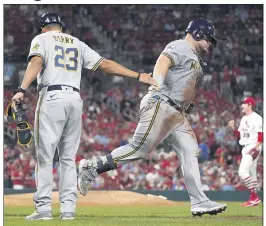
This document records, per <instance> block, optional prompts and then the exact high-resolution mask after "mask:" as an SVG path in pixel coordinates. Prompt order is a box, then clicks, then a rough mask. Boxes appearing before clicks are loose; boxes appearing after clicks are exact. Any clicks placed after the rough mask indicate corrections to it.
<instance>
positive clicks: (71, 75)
mask: <svg viewBox="0 0 266 226" xmlns="http://www.w3.org/2000/svg"><path fill="white" fill-rule="evenodd" d="M36 55H37V56H40V57H42V58H43V62H44V68H43V70H42V72H41V73H40V74H39V75H38V78H37V81H38V85H39V84H40V83H43V85H44V86H47V85H56V84H64V85H68V86H72V87H75V88H77V89H79V88H80V80H81V70H82V68H86V69H90V70H93V71H95V70H96V69H97V68H98V66H99V65H100V63H101V61H102V60H103V59H104V58H103V57H101V56H100V55H99V54H98V53H96V52H95V51H94V50H92V49H91V48H90V47H89V46H87V45H86V44H85V43H84V42H82V41H80V40H79V39H77V38H75V37H73V36H71V35H68V34H65V33H60V32H58V31H50V32H46V33H43V34H40V35H37V36H36V37H35V38H34V39H33V40H32V42H31V48H30V53H29V56H28V60H30V58H31V57H32V56H36Z"/></svg>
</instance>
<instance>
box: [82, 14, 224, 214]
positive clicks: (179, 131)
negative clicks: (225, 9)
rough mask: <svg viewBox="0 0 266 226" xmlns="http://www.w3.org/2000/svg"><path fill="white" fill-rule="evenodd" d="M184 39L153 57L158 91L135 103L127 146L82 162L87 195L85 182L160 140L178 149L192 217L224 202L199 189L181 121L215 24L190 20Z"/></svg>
mask: <svg viewBox="0 0 266 226" xmlns="http://www.w3.org/2000/svg"><path fill="white" fill-rule="evenodd" d="M186 34H187V35H186V38H185V39H183V40H175V41H172V42H171V43H169V44H168V45H167V46H166V47H165V49H164V50H163V51H162V53H161V54H160V56H159V58H158V59H157V62H156V65H155V67H154V71H153V77H154V78H155V79H156V80H157V83H158V84H159V90H157V89H153V87H150V88H149V92H148V93H147V94H146V95H145V96H144V97H143V99H142V101H141V104H140V111H139V113H140V120H139V123H138V126H137V128H136V130H135V133H134V136H133V140H132V142H130V144H128V145H125V146H121V147H119V148H116V149H115V150H113V151H112V152H111V154H109V155H107V156H103V157H101V158H100V159H99V160H98V161H94V160H85V159H83V160H81V161H80V164H79V178H78V186H79V190H80V193H81V194H82V195H86V194H87V193H88V186H89V184H90V183H91V182H92V180H94V178H95V177H96V176H97V175H98V174H101V173H104V172H106V171H109V170H112V169H116V168H117V167H118V166H119V165H122V164H125V163H128V162H131V161H134V160H138V159H142V158H144V156H145V155H146V154H147V153H148V152H150V151H152V150H153V149H155V148H156V147H157V145H158V144H159V143H161V142H162V141H163V140H164V139H166V140H167V142H168V143H169V144H170V145H171V146H172V148H173V149H174V150H175V151H176V152H177V154H178V157H179V160H180V162H181V168H182V172H183V176H184V180H185V184H186V188H187V191H188V194H189V197H190V201H191V212H192V214H193V215H194V216H197V215H198V216H201V215H203V214H210V215H213V214H218V213H221V212H223V211H225V209H226V207H227V206H226V204H220V203H216V202H213V201H211V200H210V199H209V198H208V197H207V196H206V195H205V194H204V192H203V189H202V185H201V180H200V172H199V166H198V143H197V139H196V136H195V134H194V132H193V130H192V128H191V126H190V125H189V122H188V121H187V119H186V114H189V113H190V112H191V109H192V108H193V106H194V103H193V102H192V100H193V98H194V95H195V91H196V85H197V82H198V80H199V78H200V77H201V76H202V75H203V70H202V65H203V66H204V65H206V63H205V62H203V60H202V59H201V57H200V55H199V54H204V53H208V52H209V48H210V46H211V45H212V44H214V45H215V44H216V42H217V41H216V40H215V38H214V26H213V25H212V24H210V23H209V22H208V21H206V20H202V19H197V20H193V21H191V22H190V23H189V25H188V28H187V29H186Z"/></svg>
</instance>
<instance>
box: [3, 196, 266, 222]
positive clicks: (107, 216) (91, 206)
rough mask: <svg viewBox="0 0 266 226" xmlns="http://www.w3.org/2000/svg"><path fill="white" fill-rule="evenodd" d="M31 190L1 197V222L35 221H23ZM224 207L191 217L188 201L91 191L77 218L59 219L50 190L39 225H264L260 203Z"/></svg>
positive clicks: (80, 202) (82, 201)
mask: <svg viewBox="0 0 266 226" xmlns="http://www.w3.org/2000/svg"><path fill="white" fill-rule="evenodd" d="M32 197H33V194H23V195H7V196H5V197H4V225H16V226H17V225H22V226H23V225H37V222H36V221H31V222H28V221H25V216H26V215H29V214H31V213H32V212H33V211H34V207H33V203H32ZM226 203H227V204H228V208H227V211H226V212H224V213H222V214H219V215H216V216H203V217H192V215H191V213H190V204H189V202H173V201H169V200H165V199H163V198H160V197H157V196H147V195H142V194H138V193H134V192H128V191H91V192H90V193H89V194H88V196H86V197H83V196H79V199H78V203H77V211H76V219H75V220H74V221H64V222H62V221H61V220H60V219H59V203H58V193H56V192H55V193H53V220H52V221H38V224H39V225H69V226H70V225H86V226H90V225H96V226H104V225H108V226H111V225H113V226H120V225H121V226H122V225H123V226H138V225H139V226H144V225H145V226H146V225H147V226H148V225H150V226H156V225H160V226H164V225H180V226H183V225H186V226H190V225H195V226H196V225H204V226H219V225H226V226H231V225H233V226H255V225H256V226H257V225H263V218H262V211H263V208H262V204H260V205H259V206H257V207H250V208H243V207H241V206H240V204H241V203H240V202H226Z"/></svg>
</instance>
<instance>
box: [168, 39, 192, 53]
mask: <svg viewBox="0 0 266 226" xmlns="http://www.w3.org/2000/svg"><path fill="white" fill-rule="evenodd" d="M188 49H189V48H188V43H187V41H186V40H184V39H179V40H174V41H172V42H169V43H168V44H167V45H166V50H170V51H177V52H186V51H188Z"/></svg>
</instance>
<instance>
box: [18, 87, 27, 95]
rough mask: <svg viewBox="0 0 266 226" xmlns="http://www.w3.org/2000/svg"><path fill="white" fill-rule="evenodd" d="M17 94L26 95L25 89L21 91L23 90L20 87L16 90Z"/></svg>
mask: <svg viewBox="0 0 266 226" xmlns="http://www.w3.org/2000/svg"><path fill="white" fill-rule="evenodd" d="M17 93H24V94H25V93H26V90H25V89H23V88H21V87H18V88H17Z"/></svg>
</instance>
